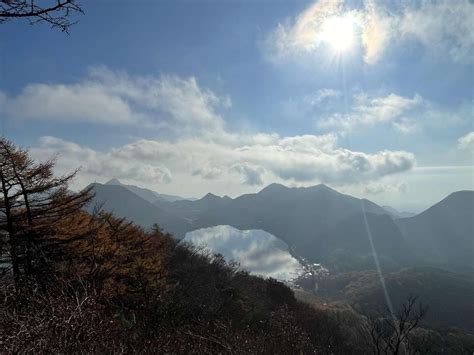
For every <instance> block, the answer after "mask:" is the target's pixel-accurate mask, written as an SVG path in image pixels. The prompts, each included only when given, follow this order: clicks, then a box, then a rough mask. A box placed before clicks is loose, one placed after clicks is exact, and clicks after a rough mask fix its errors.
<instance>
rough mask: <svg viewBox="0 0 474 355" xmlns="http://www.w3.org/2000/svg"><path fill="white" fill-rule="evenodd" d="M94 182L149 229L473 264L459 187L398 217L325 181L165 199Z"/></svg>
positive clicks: (303, 253)
mask: <svg viewBox="0 0 474 355" xmlns="http://www.w3.org/2000/svg"><path fill="white" fill-rule="evenodd" d="M92 186H93V190H94V192H95V198H94V202H93V204H94V203H95V204H97V203H100V204H102V208H103V209H104V210H107V211H111V212H114V213H115V214H116V215H118V216H120V217H125V218H127V219H129V220H131V221H134V222H135V223H137V224H139V225H141V226H142V227H144V228H150V227H151V226H152V225H153V224H154V223H157V224H158V225H159V226H160V227H161V228H162V229H163V230H165V231H166V232H169V233H170V234H172V235H174V236H175V237H176V238H179V239H182V238H184V236H185V235H186V233H187V232H190V231H193V230H196V229H200V228H207V227H212V226H218V225H229V226H232V227H234V228H237V229H240V230H251V229H253V230H264V231H266V232H268V233H271V234H273V235H274V236H276V237H277V238H280V239H281V240H283V241H284V242H285V243H287V244H288V245H289V246H290V249H291V251H292V253H294V254H295V255H297V256H298V257H302V258H305V259H307V260H309V261H313V262H318V263H319V262H322V263H325V264H326V265H329V266H331V267H332V268H333V269H336V270H338V271H347V270H354V269H361V270H362V269H367V268H375V267H376V266H377V265H376V264H375V263H374V256H376V257H377V261H378V263H379V264H380V266H381V267H382V268H386V269H398V268H399V267H400V266H404V265H413V264H415V265H419V264H422V265H433V266H441V265H442V266H448V267H451V266H452V267H454V266H455V267H466V266H468V267H471V268H472V266H473V264H472V261H471V259H472V256H473V255H474V254H473V252H474V250H473V244H474V243H473V235H474V228H473V224H474V222H473V221H474V191H458V192H455V193H453V194H451V195H449V196H448V197H446V198H445V199H443V200H442V201H440V202H439V203H437V204H436V205H434V206H432V207H430V208H429V209H427V210H426V211H424V212H422V213H420V214H418V215H416V216H411V217H405V218H400V214H399V213H395V212H394V211H392V210H390V209H388V208H387V207H381V206H379V205H377V204H375V203H373V202H371V201H369V200H367V199H358V198H355V197H352V196H349V195H345V194H342V193H339V192H337V191H335V190H333V189H331V188H329V187H328V186H325V185H322V184H321V185H316V186H312V187H300V188H289V187H286V186H283V185H280V184H271V185H269V186H267V187H265V188H264V189H262V190H261V191H260V192H258V193H254V194H245V195H242V196H239V197H237V198H234V199H232V198H230V197H227V196H224V197H220V196H216V195H213V194H211V193H209V194H207V195H206V196H204V197H203V198H201V199H198V200H187V199H184V198H181V197H178V196H173V198H171V199H166V198H159V196H166V195H161V194H158V193H156V192H154V191H151V190H147V189H142V188H139V187H136V186H130V185H123V184H121V183H120V182H118V180H114V179H113V180H111V181H109V182H108V183H107V184H104V185H102V184H97V183H95V184H93V185H92ZM93 204H91V205H90V207H89V208H92V206H93Z"/></svg>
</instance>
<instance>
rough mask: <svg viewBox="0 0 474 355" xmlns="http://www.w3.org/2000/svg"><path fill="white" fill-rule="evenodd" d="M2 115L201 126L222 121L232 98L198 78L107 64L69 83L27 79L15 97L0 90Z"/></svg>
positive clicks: (29, 118)
mask: <svg viewBox="0 0 474 355" xmlns="http://www.w3.org/2000/svg"><path fill="white" fill-rule="evenodd" d="M0 100H1V102H2V105H1V106H0V114H3V115H6V116H7V117H12V118H15V119H23V120H38V121H61V122H94V123H102V124H107V125H140V126H148V127H153V126H156V127H162V126H169V127H179V129H180V130H182V129H190V130H191V129H192V130H194V129H199V128H202V127H209V126H212V127H215V128H216V129H220V128H221V127H222V125H223V122H224V121H223V119H222V117H221V116H220V115H219V114H218V113H217V109H218V108H227V107H229V105H231V101H230V99H229V98H228V97H227V96H223V97H219V96H217V95H215V94H214V93H213V92H211V91H209V90H203V89H201V88H200V87H199V85H198V83H197V80H196V78H194V77H189V78H180V77H178V76H176V75H161V76H158V77H154V76H146V77H143V76H129V75H127V74H126V73H123V72H116V71H111V70H109V69H107V68H106V67H96V68H92V69H90V71H89V75H88V76H87V78H86V79H84V80H82V81H80V82H78V83H73V84H45V83H39V84H29V85H27V86H26V87H25V88H23V90H22V91H21V92H20V94H18V95H17V96H14V97H10V96H7V95H6V94H2V93H1V92H0Z"/></svg>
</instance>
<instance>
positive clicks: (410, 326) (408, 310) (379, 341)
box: [362, 295, 428, 355]
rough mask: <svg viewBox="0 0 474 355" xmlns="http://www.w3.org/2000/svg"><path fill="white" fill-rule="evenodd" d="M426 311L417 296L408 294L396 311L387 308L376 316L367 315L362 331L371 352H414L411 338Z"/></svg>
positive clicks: (395, 354)
mask: <svg viewBox="0 0 474 355" xmlns="http://www.w3.org/2000/svg"><path fill="white" fill-rule="evenodd" d="M427 311H428V307H426V306H424V305H423V304H422V303H421V302H420V301H419V298H418V296H414V295H410V296H408V297H407V299H406V301H405V302H404V303H403V304H402V305H401V306H400V308H399V309H398V310H397V311H396V312H393V313H391V312H390V311H389V310H388V309H387V310H386V311H385V312H383V313H381V312H380V314H379V315H378V316H373V315H368V316H367V322H366V323H365V324H364V325H363V327H362V333H363V335H364V337H365V338H366V340H367V341H368V343H369V346H370V347H371V348H372V352H373V354H377V355H380V354H390V355H398V354H416V353H417V351H416V349H415V348H414V347H413V346H411V344H410V342H411V340H412V339H411V338H412V335H413V332H414V331H415V330H416V329H418V327H419V324H420V321H421V320H422V319H423V318H424V317H425V315H426V312H427Z"/></svg>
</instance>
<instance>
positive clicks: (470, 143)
mask: <svg viewBox="0 0 474 355" xmlns="http://www.w3.org/2000/svg"><path fill="white" fill-rule="evenodd" d="M458 147H459V149H466V150H472V151H473V152H474V132H469V133H468V134H466V135H464V136H462V137H460V138H459V139H458Z"/></svg>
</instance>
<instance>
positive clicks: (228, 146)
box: [0, 68, 418, 195]
mask: <svg viewBox="0 0 474 355" xmlns="http://www.w3.org/2000/svg"><path fill="white" fill-rule="evenodd" d="M91 87H95V88H100V90H101V91H102V92H103V93H104V95H105V96H104V97H112V98H115V99H117V100H120V102H123V103H126V105H128V106H126V107H128V108H129V109H126V110H125V112H126V113H125V114H123V113H122V116H121V117H125V118H123V119H122V121H126V122H127V123H130V124H135V123H137V122H139V121H134V120H135V119H136V117H137V116H136V113H137V112H139V113H140V114H141V116H140V119H142V120H143V121H141V122H145V123H144V124H142V126H144V128H145V129H147V128H148V125H151V124H154V122H155V121H153V120H154V119H155V118H154V117H155V116H154V115H155V114H156V115H157V117H158V118H157V120H159V121H160V122H166V124H167V125H168V128H171V129H173V132H174V134H171V135H169V134H168V135H165V134H163V135H161V136H167V138H166V139H164V138H163V139H138V140H135V141H132V142H130V143H128V144H125V145H121V146H116V147H114V148H109V149H106V150H103V151H100V150H94V149H91V148H89V147H87V146H83V145H79V144H76V143H73V142H69V141H66V140H63V139H60V138H56V137H42V138H41V139H40V141H39V143H38V144H37V145H36V146H34V147H33V148H32V149H31V151H32V154H33V155H34V157H35V158H36V159H39V160H43V159H45V158H48V157H50V156H54V155H58V165H57V171H58V172H59V173H65V172H69V171H71V170H74V169H75V168H77V167H78V166H81V167H82V170H81V173H80V176H79V179H78V181H77V183H76V187H82V186H84V185H86V184H88V183H90V182H91V181H94V180H97V181H104V180H107V179H109V178H110V177H117V178H119V179H122V180H124V181H127V182H130V183H135V184H139V185H142V186H147V187H151V188H154V187H156V186H157V185H160V186H161V185H163V184H164V185H163V186H168V187H169V189H168V188H166V189H165V190H166V191H163V190H162V189H161V188H160V190H161V191H163V192H176V191H182V189H183V186H184V187H189V189H191V188H192V187H193V186H196V185H199V186H200V188H202V189H208V191H209V189H212V191H215V186H220V187H221V188H222V189H225V190H232V186H234V189H235V190H237V189H239V188H240V189H242V186H261V185H264V184H266V183H269V182H275V181H278V182H283V183H289V184H292V183H297V184H311V183H318V182H324V183H335V184H342V185H343V184H351V183H358V182H361V181H372V180H377V179H379V178H381V177H383V176H386V175H391V174H395V173H398V172H402V171H406V170H409V169H411V168H412V167H413V166H414V164H415V157H414V155H413V154H411V153H409V152H406V151H379V152H374V153H370V154H369V153H364V152H360V151H352V150H349V149H345V148H343V147H340V146H339V145H338V139H337V136H336V135H334V134H325V135H299V136H280V135H278V134H276V133H263V132H260V133H258V132H257V133H249V132H242V131H235V132H229V131H228V130H227V129H226V128H225V121H224V119H223V117H222V116H220V115H219V114H218V113H217V109H218V108H219V107H221V106H222V105H224V106H227V105H228V104H229V100H230V99H229V98H221V97H219V96H217V95H216V94H215V93H213V92H212V91H210V90H206V89H203V88H201V87H200V86H199V85H198V83H197V82H196V80H195V79H194V78H187V79H182V78H179V77H177V76H166V75H162V76H160V77H158V78H155V77H132V76H129V75H126V74H124V73H119V72H112V71H109V70H107V69H106V68H99V69H97V68H96V69H94V70H92V71H91V73H90V75H89V77H88V79H87V80H84V81H83V82H81V83H80V84H72V85H69V86H68V85H53V86H48V89H47V90H50V91H51V92H52V94H51V96H52V97H53V98H54V99H55V100H58V97H57V92H58V90H59V89H58V88H61V90H59V91H61V92H62V90H63V89H64V91H65V92H68V93H81V94H80V95H79V94H78V95H79V96H78V97H79V98H82V97H89V96H87V95H86V96H84V95H82V94H83V93H84V92H88V90H89V89H90V88H91ZM97 90H99V89H97ZM100 90H99V91H100ZM27 92H28V91H26V92H25V91H24V92H23V93H21V94H20V95H19V96H17V97H16V98H13V99H12V98H6V99H5V97H3V98H2V97H0V100H2V101H3V100H13V101H15V102H18V103H17V104H16V106H15V107H17V108H16V109H15V110H20V106H25V107H26V106H28V104H29V103H31V102H32V99H31V97H32V96H34V94H35V93H31V95H27V94H26V93H27ZM318 95H319V97H320V98H321V100H323V99H327V98H329V97H334V96H337V95H338V93H337V92H336V91H331V90H326V91H321V92H318ZM71 97H75V96H74V95H73V94H71ZM99 97H100V95H99ZM35 100H36V99H35ZM35 100H33V101H35ZM71 100H72V99H71ZM74 100H76V101H74ZM74 100H73V101H71V102H70V104H71V105H72V102H74V104H75V105H76V106H78V105H79V106H81V105H82V106H87V105H86V102H80V101H81V100H79V99H78V98H77V97H75V98H74ZM417 100H418V98H417V97H415V98H414V99H404V98H401V97H397V96H396V95H392V96H388V97H387V98H383V99H368V98H363V97H362V96H361V97H360V98H359V106H358V108H357V112H361V113H364V116H363V118H362V121H363V122H365V121H368V120H370V119H378V120H380V119H381V118H380V117H378V116H377V115H379V114H380V115H382V116H383V117H388V116H390V115H392V116H396V115H397V114H398V113H399V112H401V111H403V109H404V108H405V107H408V106H410V105H413V102H414V101H417ZM13 101H12V102H13ZM380 101H381V102H382V103H380ZM20 102H21V104H20ZM35 102H36V101H35ZM104 105H105V104H104ZM369 105H372V106H374V107H375V108H371V109H370V108H368V107H369ZM56 109H57V108H55V107H54V105H46V106H45V107H43V108H42V109H41V110H43V112H49V114H50V116H49V119H59V112H56V111H54V110H56ZM68 110H69V111H68ZM84 110H85V109H84ZM94 110H98V111H100V107H99V106H94ZM110 110H111V109H110V108H109V111H105V113H107V112H109V113H110V112H111V111H110ZM11 112H13V111H11ZM28 112H29V111H28ZM83 112H88V111H83ZM112 112H113V111H112ZM63 113H64V116H62V117H64V119H69V120H76V119H82V117H83V116H82V115H77V113H75V112H74V113H73V109H72V108H67V109H65V111H64V112H63ZM105 113H104V112H100V113H95V112H92V111H91V112H90V115H91V116H90V117H89V118H91V117H92V116H93V115H95V117H96V119H98V117H99V116H100V115H105ZM16 114H17V115H19V116H20V118H24V119H39V117H36V116H34V117H32V115H33V113H29V114H25V113H22V112H21V111H17V113H16ZM56 114H57V115H58V116H54V115H56ZM68 115H69V116H68ZM98 115H99V116H98ZM16 117H17V116H14V118H16ZM91 119H92V118H91ZM386 119H387V118H382V120H386ZM107 120H109V118H108V117H105V116H104V117H102V122H109V121H107ZM189 181H193V182H194V183H193V184H192V185H193V186H191V185H190V184H189ZM80 184H83V185H82V186H81V185H80ZM240 191H241V190H240ZM183 192H184V193H185V194H187V195H188V194H191V193H195V191H194V192H193V191H191V190H188V191H183Z"/></svg>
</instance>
